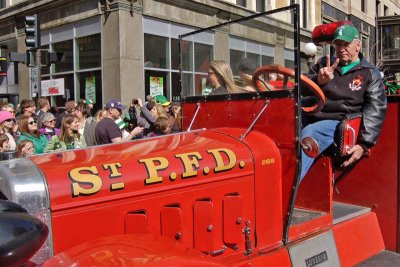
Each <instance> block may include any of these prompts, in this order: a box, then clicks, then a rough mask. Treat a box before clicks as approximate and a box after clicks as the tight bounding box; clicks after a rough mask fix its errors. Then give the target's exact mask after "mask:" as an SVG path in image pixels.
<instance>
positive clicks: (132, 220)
mask: <svg viewBox="0 0 400 267" xmlns="http://www.w3.org/2000/svg"><path fill="white" fill-rule="evenodd" d="M148 232H149V222H148V220H147V215H146V213H142V212H138V213H128V214H127V215H126V216H125V233H126V234H147V233H148Z"/></svg>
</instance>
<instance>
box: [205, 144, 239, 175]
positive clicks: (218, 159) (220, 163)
mask: <svg viewBox="0 0 400 267" xmlns="http://www.w3.org/2000/svg"><path fill="white" fill-rule="evenodd" d="M207 153H210V154H212V155H213V157H214V159H215V163H216V164H217V166H215V169H214V172H222V171H228V170H231V169H233V167H235V164H236V155H235V153H234V152H233V151H232V150H230V149H227V148H218V149H209V150H207ZM222 154H225V155H226V156H227V157H228V162H227V164H225V162H224V159H223V158H222Z"/></svg>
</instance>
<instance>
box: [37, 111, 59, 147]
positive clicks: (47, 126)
mask: <svg viewBox="0 0 400 267" xmlns="http://www.w3.org/2000/svg"><path fill="white" fill-rule="evenodd" d="M41 121H42V127H41V128H40V130H39V131H40V132H41V133H42V134H44V136H46V138H47V140H49V141H50V140H51V138H52V137H53V136H54V135H58V134H60V129H58V128H56V127H55V125H56V118H55V117H54V115H53V114H52V113H50V112H45V113H43V115H42V117H41Z"/></svg>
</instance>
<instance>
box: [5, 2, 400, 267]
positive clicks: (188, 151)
mask: <svg viewBox="0 0 400 267" xmlns="http://www.w3.org/2000/svg"><path fill="white" fill-rule="evenodd" d="M283 11H293V13H292V14H293V16H294V30H293V31H292V32H294V40H295V43H297V47H299V46H298V45H299V44H300V40H299V36H298V35H297V34H296V33H298V32H299V24H298V15H297V14H298V5H294V6H290V7H287V8H282V9H279V10H277V11H271V12H264V13H262V14H258V15H255V16H252V17H251V18H241V19H238V21H229V22H226V23H225V24H222V25H219V26H220V27H227V26H229V25H230V26H232V29H231V30H234V29H235V28H234V26H233V24H232V23H233V22H237V23H240V22H244V24H243V25H248V23H249V21H248V19H252V22H253V23H256V24H257V23H258V22H260V23H261V22H262V20H263V19H267V20H269V19H271V20H272V17H271V18H270V17H268V16H269V15H274V14H276V12H283ZM262 16H264V17H262ZM265 16H267V17H265ZM258 20H260V21H258ZM272 22H273V21H272ZM284 26H285V25H284ZM215 27H216V26H215ZM285 27H288V26H287V25H286V26H285ZM292 27H293V26H292ZM212 29H213V27H210V28H208V29H204V30H201V31H197V32H195V33H191V34H187V35H184V36H182V40H183V39H185V38H186V37H190V36H193V34H201V33H204V32H207V31H210V30H212ZM268 30H270V29H268ZM295 51H297V53H295V58H294V59H295V65H296V66H297V65H298V64H297V63H298V62H299V53H298V49H297V50H295ZM269 72H275V73H280V74H282V75H283V76H285V79H286V80H288V77H289V76H290V79H292V81H294V82H292V84H293V85H297V84H300V81H301V84H302V89H301V90H303V89H304V88H307V89H305V90H310V91H311V92H312V93H313V94H315V95H316V96H317V97H316V98H317V101H316V103H314V104H313V107H315V108H317V109H318V107H319V106H321V105H322V104H323V102H324V95H323V93H322V91H321V90H320V89H319V87H318V86H317V85H316V84H314V83H312V82H311V81H310V80H308V79H307V78H306V77H305V76H303V75H301V74H300V71H299V68H295V70H290V69H287V68H283V67H276V66H272V67H271V66H264V67H261V68H259V69H258V70H257V75H255V76H256V77H261V76H262V77H267V76H268V75H267V74H268V73H269ZM255 85H256V86H260V87H262V85H260V80H257V79H255ZM284 87H285V85H284ZM301 103H302V99H301V97H300V93H299V89H298V87H297V86H295V87H294V88H288V89H287V90H275V91H265V92H259V93H244V94H228V95H215V96H188V97H184V98H183V100H182V109H183V114H182V115H183V119H182V125H183V131H182V132H181V133H178V134H171V135H166V136H160V137H153V138H148V139H141V140H135V141H132V142H127V143H120V144H110V145H103V146H97V147H90V148H86V149H77V150H68V151H64V152H57V153H49V154H43V155H37V156H31V157H28V158H21V159H11V160H8V161H3V162H0V165H1V168H0V188H1V191H2V193H3V198H5V199H7V200H9V201H12V202H15V203H17V204H18V205H14V204H11V203H10V202H5V203H3V204H2V203H0V212H1V213H0V226H2V227H0V228H1V229H8V230H9V231H11V232H12V234H9V235H7V238H8V237H10V238H9V239H7V238H3V239H2V240H3V242H4V243H6V245H2V244H0V247H4V248H7V249H8V250H2V251H6V253H2V254H0V265H2V266H3V265H5V266H6V265H10V266H18V265H21V263H22V262H25V261H28V258H29V257H31V256H32V255H33V254H34V256H33V257H32V259H31V260H30V261H29V263H28V266H30V265H34V264H43V266H46V267H47V266H310V267H311V266H354V265H357V264H360V266H399V265H400V257H399V255H398V254H397V253H395V252H396V251H398V248H399V240H398V224H399V218H398V209H399V205H398V204H399V203H398V201H399V200H398V195H399V194H398V190H399V187H398V179H399V115H400V110H399V105H400V97H390V98H389V99H388V112H387V118H386V121H385V124H384V126H383V129H382V133H381V137H380V139H379V142H378V144H377V145H376V146H375V147H374V148H373V149H372V150H371V153H370V156H369V157H368V158H364V159H362V160H361V161H360V162H359V163H358V164H356V165H355V166H354V167H352V170H351V171H347V170H344V171H343V170H339V169H338V168H337V167H335V166H336V165H335V164H333V162H334V161H335V159H334V158H333V156H332V155H329V154H324V155H322V156H320V157H318V158H317V160H316V162H315V163H314V165H313V166H312V168H311V169H310V171H309V173H308V174H307V176H306V177H305V179H304V181H303V182H302V183H301V184H300V183H299V178H298V176H299V173H298V170H299V166H300V160H301V159H300V151H301V149H302V147H301V142H300V140H299V132H300V118H301V108H302V107H301ZM303 108H304V107H303ZM304 110H307V109H304ZM350 139H352V138H350ZM341 174H345V175H343V178H342V179H340V180H338V179H336V180H337V181H336V182H335V184H334V181H333V177H338V175H339V176H341ZM25 210H26V211H27V212H28V213H29V214H30V216H29V215H27V214H25V215H21V214H24V211H25ZM6 214H7V217H6ZM11 215H12V216H11ZM13 216H14V217H13ZM2 218H3V219H2ZM4 218H7V220H5V219H4ZM22 222H23V223H22ZM3 225H7V227H5V226H4V227H3ZM47 229H48V235H47ZM46 235H47V238H46ZM4 236H6V235H4ZM13 238H14V239H13ZM5 239H7V240H5ZM4 240H5V241H4ZM6 241H7V242H6ZM43 242H44V243H43ZM0 243H1V242H0ZM42 243H43V245H42ZM35 249H38V251H37V252H36V250H35ZM0 251H1V250H0ZM384 264H386V265H384Z"/></svg>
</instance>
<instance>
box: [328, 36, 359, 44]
mask: <svg viewBox="0 0 400 267" xmlns="http://www.w3.org/2000/svg"><path fill="white" fill-rule="evenodd" d="M337 40H340V41H344V42H347V43H351V42H353V40H354V38H351V37H348V36H343V35H341V36H338V37H336V38H335V39H333V41H332V42H333V43H334V42H336V41H337Z"/></svg>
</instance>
